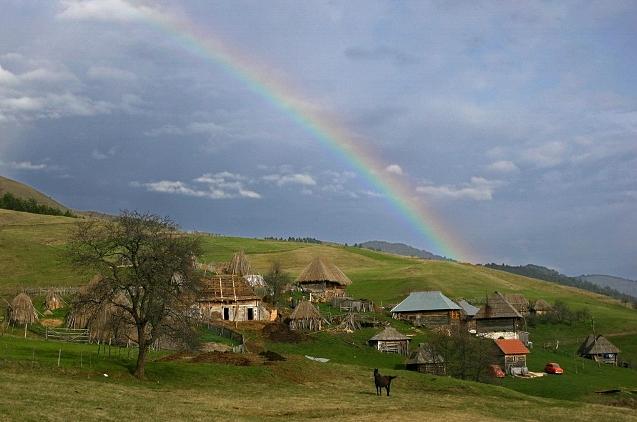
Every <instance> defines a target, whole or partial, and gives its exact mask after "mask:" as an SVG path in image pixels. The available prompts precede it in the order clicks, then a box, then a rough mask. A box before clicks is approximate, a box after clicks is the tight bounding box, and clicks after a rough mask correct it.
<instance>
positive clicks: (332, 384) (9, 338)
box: [0, 210, 637, 420]
mask: <svg viewBox="0 0 637 422" xmlns="http://www.w3.org/2000/svg"><path fill="white" fill-rule="evenodd" d="M76 222H77V219H71V218H65V217H50V216H41V215H33V214H25V213H19V212H13V211H4V210H0V280H1V281H2V283H1V284H0V295H2V296H3V297H5V298H6V299H9V298H10V297H11V296H12V295H14V294H15V293H16V291H17V290H19V289H20V288H23V287H51V286H77V285H80V284H84V283H86V282H87V281H88V279H89V278H90V276H91V274H81V273H79V272H77V271H75V270H74V269H72V268H71V266H70V265H69V264H68V262H67V261H66V260H65V258H64V249H65V243H66V241H67V238H68V234H69V233H70V230H71V229H72V227H73V224H75V223H76ZM200 237H201V242H202V246H203V249H204V254H203V256H202V257H201V258H200V261H202V262H206V263H218V262H220V261H225V260H228V259H229V258H230V257H231V256H232V254H233V253H234V252H236V251H238V250H240V249H243V250H245V252H246V254H247V255H248V256H249V259H250V261H251V263H252V266H253V268H254V269H256V270H257V271H258V272H260V273H266V272H267V271H268V269H269V267H270V265H271V264H272V262H274V261H279V262H280V263H281V265H282V267H283V269H284V270H286V271H288V272H289V273H290V274H291V275H292V276H293V277H295V276H296V275H298V274H299V273H300V271H301V270H302V269H303V267H304V266H305V265H306V264H307V263H308V262H309V261H310V260H311V259H312V258H313V257H314V256H316V255H320V256H323V257H325V258H328V259H329V260H332V261H333V262H334V263H336V265H338V266H339V267H340V268H341V269H342V270H343V271H344V272H345V273H347V275H348V276H349V277H350V278H351V279H352V281H353V284H352V285H351V286H349V288H348V291H349V293H350V295H352V296H354V297H361V298H368V299H372V300H374V301H375V303H376V304H377V305H382V306H384V307H386V308H387V307H388V306H391V305H392V304H396V303H397V302H398V301H400V300H401V299H402V298H404V296H405V295H406V294H408V293H409V292H410V291H415V290H441V291H442V292H443V293H445V294H446V295H448V296H449V297H451V298H453V299H458V298H461V297H462V298H466V299H467V300H469V301H472V302H474V303H480V302H481V301H483V300H484V297H485V295H486V294H487V293H489V292H491V291H494V290H499V291H502V292H504V293H514V292H515V293H522V294H524V295H525V296H526V297H528V298H529V299H531V300H533V299H539V298H542V299H545V300H547V301H549V302H554V301H555V300H562V301H564V302H565V303H567V304H568V306H570V307H571V308H572V309H574V310H581V309H584V308H586V309H588V310H589V311H590V314H591V315H592V317H593V319H594V327H595V331H596V332H597V333H601V334H604V335H606V336H607V337H608V338H609V339H610V340H611V341H613V342H614V343H615V344H616V345H617V346H618V347H619V348H620V349H622V356H623V357H624V359H625V360H629V361H632V362H633V366H635V365H636V364H637V311H635V310H633V309H628V308H626V307H625V306H623V305H622V304H621V303H619V302H618V301H616V300H613V299H611V298H609V297H606V296H601V295H597V294H594V293H590V292H586V291H582V290H578V289H574V288H570V287H564V286H559V285H556V284H552V283H548V282H544V281H540V280H535V279H531V278H527V277H522V276H517V275H514V274H509V273H505V272H500V271H497V270H492V269H488V268H484V267H480V266H475V265H470V264H460V263H453V262H444V261H423V260H419V259H413V258H406V257H400V256H396V255H390V254H384V253H379V252H374V251H370V250H365V249H359V248H353V247H344V246H340V245H332V244H320V245H317V244H306V243H296V242H284V241H270V240H267V241H266V240H258V239H244V238H235V237H221V236H206V235H202V236H200ZM41 300H42V299H41V298H37V297H36V298H34V302H35V303H36V305H37V306H39V307H41V306H40V305H41ZM321 309H322V311H323V312H324V313H325V314H326V315H327V314H332V315H333V314H336V313H339V311H338V310H336V309H331V308H330V307H329V306H326V305H323V306H322V307H321ZM63 316H64V312H63V311H56V313H55V314H54V315H53V317H55V318H58V319H62V318H63ZM368 317H369V318H372V319H376V320H377V321H383V322H385V323H386V322H389V321H391V322H392V324H393V325H394V326H395V327H397V328H398V329H399V330H400V331H402V332H403V333H406V334H409V335H410V336H411V338H412V345H416V344H417V343H419V342H422V341H425V340H426V339H427V337H428V335H429V332H428V331H427V330H424V329H415V328H413V327H411V326H409V325H407V324H406V323H404V322H401V321H392V320H391V319H390V318H389V317H388V315H387V314H383V313H376V314H369V315H368ZM239 329H240V330H243V331H244V335H245V336H246V338H248V341H249V345H250V347H251V348H252V351H253V352H256V351H261V350H270V351H274V352H277V353H280V354H283V355H284V356H286V357H287V360H286V361H285V362H275V363H272V362H267V363H264V362H263V361H259V359H260V358H259V357H258V355H256V354H249V355H248V356H250V358H249V360H250V361H251V362H252V364H250V365H249V366H234V365H229V364H223V363H219V362H217V361H214V360H213V361H207V362H206V363H193V362H191V361H187V360H183V359H181V360H179V359H178V360H171V361H161V360H158V359H160V358H162V356H163V354H155V355H154V359H156V360H155V361H153V362H152V363H151V364H150V365H149V367H148V369H147V374H148V378H149V379H148V380H147V381H143V382H140V381H137V380H135V379H133V378H132V377H131V375H130V374H129V371H130V369H131V367H132V364H133V359H134V356H131V354H133V355H134V351H131V350H130V349H129V350H127V349H124V350H120V349H116V348H113V349H112V350H111V356H110V357H108V355H105V352H104V350H103V349H102V350H101V354H100V358H99V359H98V358H97V355H96V350H97V349H96V346H94V345H69V344H59V343H53V342H44V341H40V340H38V339H35V338H28V339H22V338H20V337H19V336H17V335H18V334H19V333H18V332H13V333H12V332H9V333H7V334H6V335H4V336H2V337H0V389H1V391H3V394H1V395H0V415H9V417H8V418H9V419H16V418H18V417H20V418H21V419H27V420H28V419H41V416H42V415H46V416H47V418H49V419H53V420H55V419H59V420H68V419H71V418H72V419H77V418H79V417H83V418H88V419H107V420H109V419H121V418H123V417H135V418H142V419H151V418H154V419H157V418H161V419H165V418H169V417H174V418H176V419H180V418H181V419H203V418H213V419H214V418H216V419H243V420H263V419H272V420H278V419H285V418H289V419H303V418H328V417H332V418H337V419H344V420H363V419H369V418H370V417H374V418H378V417H379V418H383V419H389V420H400V419H415V418H423V417H430V418H431V417H436V418H437V419H440V420H447V419H448V420H451V419H454V420H456V419H459V418H461V419H467V420H504V419H507V420H508V419H512V418H519V417H520V415H524V417H525V418H527V419H529V420H556V419H574V418H577V419H580V420H595V419H599V418H601V417H604V418H605V419H606V420H631V419H634V416H633V413H634V410H635V408H636V407H637V405H636V404H635V394H634V393H631V391H637V371H635V370H634V369H623V368H614V367H607V366H598V365H597V364H595V363H593V362H591V361H586V360H583V359H581V358H577V357H575V352H576V350H577V348H578V346H579V344H580V342H581V341H582V340H583V338H584V337H585V336H586V335H588V334H590V333H591V331H592V329H593V321H588V320H585V321H578V322H573V323H571V324H538V325H536V326H529V331H530V333H531V340H532V341H533V343H534V348H533V349H532V352H531V354H530V355H529V361H528V365H529V369H530V370H531V371H541V370H542V368H543V366H544V364H545V363H546V362H549V361H557V362H559V363H560V364H561V365H562V366H563V367H564V368H565V369H566V374H565V375H564V376H562V377H555V376H549V377H543V378H538V379H531V380H521V379H512V378H507V379H505V380H502V381H494V383H495V384H496V385H487V384H477V383H473V382H469V381H461V380H454V379H451V378H448V377H434V376H428V375H422V374H416V373H411V372H407V371H403V370H401V369H400V368H402V365H403V363H404V358H402V357H400V356H397V355H391V354H382V353H379V352H377V351H375V350H373V349H371V348H370V347H368V346H367V345H366V341H367V339H368V338H370V337H371V336H372V335H374V334H375V333H376V332H378V330H379V329H376V328H365V329H362V330H358V331H355V332H353V333H343V332H335V331H333V330H331V329H330V330H328V331H326V332H320V333H314V334H311V335H307V336H302V338H300V339H297V340H296V341H283V342H281V341H273V340H271V339H269V338H268V337H267V336H264V335H262V333H261V332H260V331H259V330H258V329H257V328H255V327H248V326H244V328H241V326H240V327H239ZM202 340H203V341H213V342H221V343H226V344H228V342H227V341H225V340H224V339H220V338H216V337H215V336H213V335H210V334H206V335H204V336H202ZM60 349H62V353H61V355H60V366H59V367H58V366H57V360H58V353H59V351H60ZM106 353H108V352H106ZM304 355H311V356H318V357H324V358H328V359H330V362H328V363H326V364H320V363H315V362H311V361H309V360H307V359H305V358H304V357H303V356H304ZM87 359H88V361H87ZM204 360H205V359H204ZM373 368H380V369H381V372H382V373H392V374H394V373H395V374H398V375H399V378H398V379H397V381H396V384H395V386H394V390H393V391H394V396H392V397H390V398H386V397H382V398H378V397H376V396H375V395H374V388H373V384H372V376H371V371H372V369H373ZM104 373H106V374H108V375H109V376H108V377H104V375H103V374H104ZM610 389H619V390H622V392H621V393H619V395H612V396H606V395H599V394H597V393H595V392H596V391H600V390H610ZM558 399H560V400H558ZM601 404H607V405H608V404H610V405H613V407H609V406H601Z"/></svg>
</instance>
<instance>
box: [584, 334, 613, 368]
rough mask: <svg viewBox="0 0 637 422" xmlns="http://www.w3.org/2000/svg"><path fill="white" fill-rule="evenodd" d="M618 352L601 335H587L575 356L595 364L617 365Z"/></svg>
mask: <svg viewBox="0 0 637 422" xmlns="http://www.w3.org/2000/svg"><path fill="white" fill-rule="evenodd" d="M619 353H620V350H619V349H618V348H617V347H616V346H615V345H614V344H613V343H611V342H610V341H608V339H606V337H604V336H602V335H597V336H595V335H593V334H591V335H589V336H588V337H586V339H585V340H584V342H583V343H582V345H581V346H580V347H579V349H578V351H577V354H578V355H580V356H581V357H584V358H586V359H592V360H594V361H595V362H601V363H607V364H610V365H617V363H618V360H619V359H618V358H619Z"/></svg>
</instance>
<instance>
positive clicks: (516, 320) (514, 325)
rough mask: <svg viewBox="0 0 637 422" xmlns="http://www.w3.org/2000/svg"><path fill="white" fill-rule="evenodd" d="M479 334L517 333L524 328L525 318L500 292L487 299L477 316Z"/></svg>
mask: <svg viewBox="0 0 637 422" xmlns="http://www.w3.org/2000/svg"><path fill="white" fill-rule="evenodd" d="M475 320H476V330H477V332H478V333H517V332H518V331H520V330H521V329H522V328H523V326H524V318H523V317H522V315H521V314H520V313H519V312H518V311H517V310H516V309H515V308H514V307H513V305H511V304H510V303H509V302H508V301H507V300H506V298H505V297H504V295H503V294H502V293H500V292H495V293H494V294H492V295H490V296H488V297H487V300H486V303H485V304H484V305H483V306H482V307H481V308H480V310H479V311H478V313H477V314H476V316H475Z"/></svg>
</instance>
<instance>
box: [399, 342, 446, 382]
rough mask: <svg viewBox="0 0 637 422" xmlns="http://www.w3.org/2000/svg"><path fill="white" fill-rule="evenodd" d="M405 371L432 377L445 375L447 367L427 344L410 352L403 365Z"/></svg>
mask: <svg viewBox="0 0 637 422" xmlns="http://www.w3.org/2000/svg"><path fill="white" fill-rule="evenodd" d="M405 366H406V368H407V370H409V371H417V372H422V373H425V374H432V375H446V374H447V367H446V364H445V360H444V359H443V357H442V356H441V355H440V354H438V353H436V351H435V350H434V349H433V347H431V345H429V344H421V345H420V346H418V348H417V349H416V350H414V351H413V352H411V354H410V355H409V359H408V360H407V363H406V364H405Z"/></svg>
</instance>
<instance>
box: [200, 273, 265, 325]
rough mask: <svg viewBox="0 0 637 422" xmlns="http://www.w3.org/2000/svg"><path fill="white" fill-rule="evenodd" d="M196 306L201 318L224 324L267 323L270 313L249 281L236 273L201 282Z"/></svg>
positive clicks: (207, 278)
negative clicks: (201, 286) (224, 322)
mask: <svg viewBox="0 0 637 422" xmlns="http://www.w3.org/2000/svg"><path fill="white" fill-rule="evenodd" d="M202 285H203V288H202V289H201V292H200V293H199V296H198V298H197V307H198V309H199V311H200V314H201V316H202V318H203V319H221V320H224V321H233V322H241V321H267V320H269V319H270V312H269V311H268V309H267V308H266V307H265V305H264V304H263V300H262V299H263V297H262V296H261V295H259V294H257V293H256V292H255V289H254V288H253V287H252V286H251V285H250V284H249V283H248V281H247V280H246V279H245V278H244V277H242V276H240V275H236V274H216V275H211V276H207V277H205V278H204V279H203V280H202Z"/></svg>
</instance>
